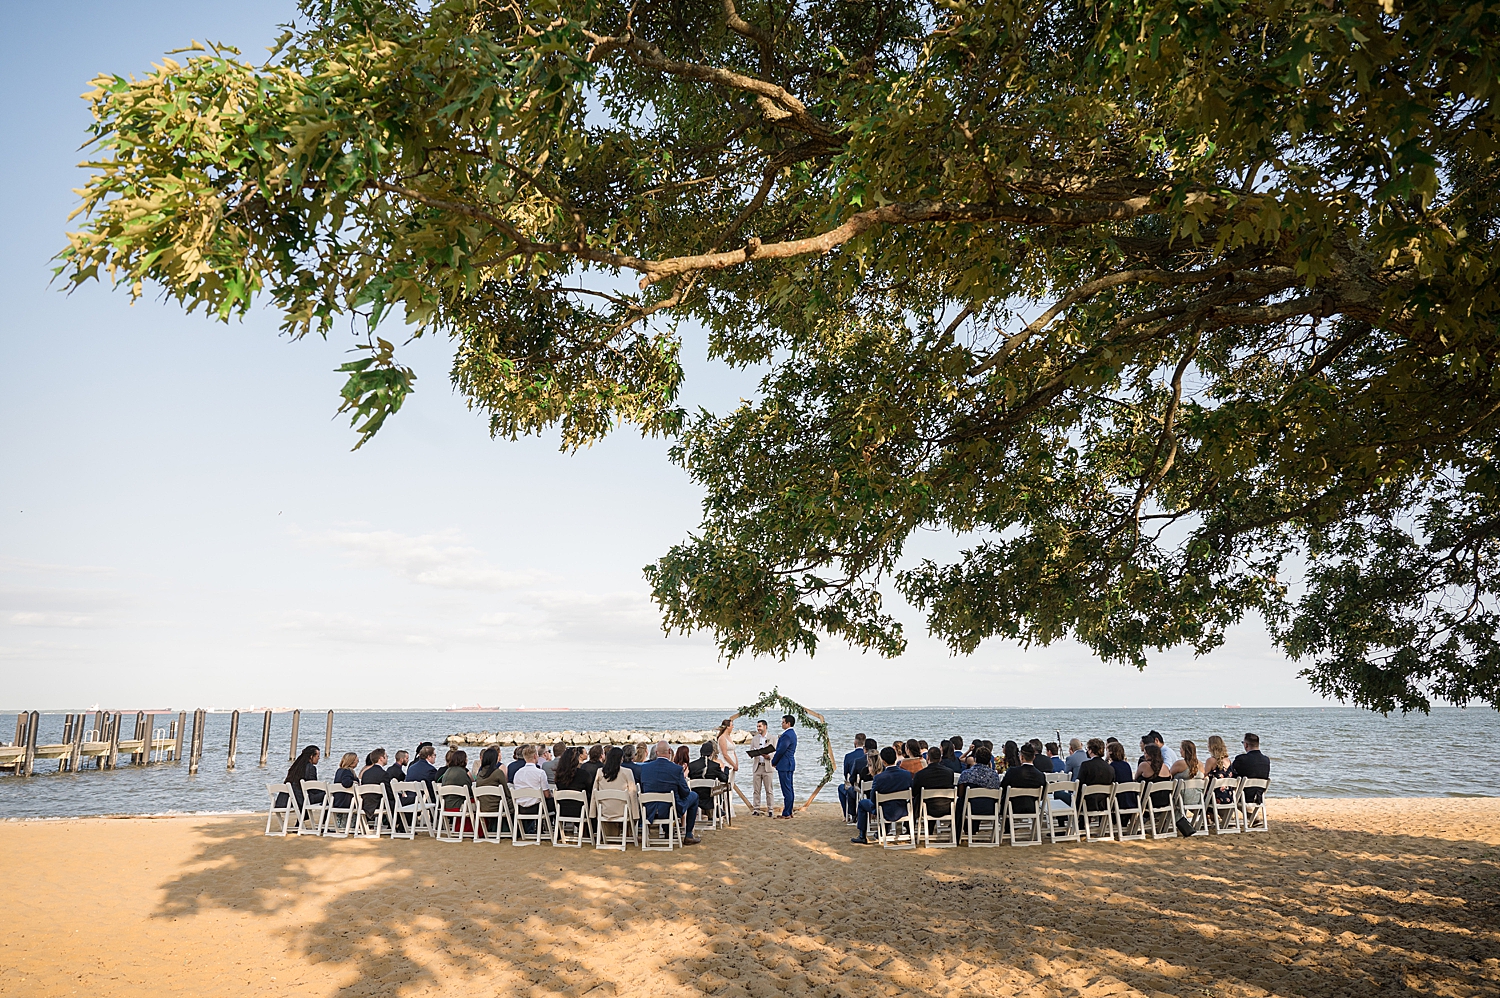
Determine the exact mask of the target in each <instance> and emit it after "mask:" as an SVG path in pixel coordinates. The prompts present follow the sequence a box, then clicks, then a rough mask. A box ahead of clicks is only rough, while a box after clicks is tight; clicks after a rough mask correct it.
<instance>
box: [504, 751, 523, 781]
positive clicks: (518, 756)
mask: <svg viewBox="0 0 1500 998" xmlns="http://www.w3.org/2000/svg"><path fill="white" fill-rule="evenodd" d="M525 753H526V746H525V745H517V746H516V751H515V758H514V759H512V760H511V761H510V764H509V765H507V766H506V767H505V782H506V783H514V782H516V774H517V773H519V772H520V771H521V767H522V766H524V765H526V759H525Z"/></svg>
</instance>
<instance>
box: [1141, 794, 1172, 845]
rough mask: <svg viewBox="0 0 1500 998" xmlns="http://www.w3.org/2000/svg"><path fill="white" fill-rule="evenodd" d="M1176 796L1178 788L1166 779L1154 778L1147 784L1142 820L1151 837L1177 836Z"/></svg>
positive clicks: (1142, 800) (1142, 802)
mask: <svg viewBox="0 0 1500 998" xmlns="http://www.w3.org/2000/svg"><path fill="white" fill-rule="evenodd" d="M1174 782H1175V781H1174ZM1163 784H1165V785H1163ZM1175 796H1176V789H1175V788H1174V787H1172V785H1171V783H1170V782H1168V781H1166V780H1153V781H1151V782H1149V783H1147V784H1146V785H1145V793H1144V794H1143V795H1142V796H1141V821H1142V823H1143V824H1144V825H1145V826H1146V834H1147V835H1149V836H1151V838H1153V839H1163V838H1175V837H1176V835H1177V813H1176V811H1174V810H1173V807H1172V798H1173V797H1175Z"/></svg>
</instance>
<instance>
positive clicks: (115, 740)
mask: <svg viewBox="0 0 1500 998" xmlns="http://www.w3.org/2000/svg"><path fill="white" fill-rule="evenodd" d="M105 723H107V724H108V725H109V752H107V753H106V754H105V756H104V764H105V768H106V769H114V768H115V767H116V766H118V765H119V764H120V712H119V711H118V710H117V711H115V712H114V713H113V714H111V715H109V720H108V721H107V722H105Z"/></svg>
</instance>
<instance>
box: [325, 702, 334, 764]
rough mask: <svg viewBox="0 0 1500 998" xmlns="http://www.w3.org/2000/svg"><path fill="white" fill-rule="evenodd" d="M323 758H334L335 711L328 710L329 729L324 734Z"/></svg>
mask: <svg viewBox="0 0 1500 998" xmlns="http://www.w3.org/2000/svg"><path fill="white" fill-rule="evenodd" d="M323 758H325V759H331V758H333V711H331V710H330V711H329V712H328V730H327V731H326V732H324V734H323Z"/></svg>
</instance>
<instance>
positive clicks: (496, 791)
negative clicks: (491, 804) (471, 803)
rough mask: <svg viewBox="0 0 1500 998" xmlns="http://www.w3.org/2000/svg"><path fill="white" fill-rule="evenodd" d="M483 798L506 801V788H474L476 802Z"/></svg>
mask: <svg viewBox="0 0 1500 998" xmlns="http://www.w3.org/2000/svg"><path fill="white" fill-rule="evenodd" d="M481 797H484V798H489V797H498V798H500V799H501V800H502V801H503V800H505V788H504V787H475V788H474V799H475V800H479V799H480V798H481Z"/></svg>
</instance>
